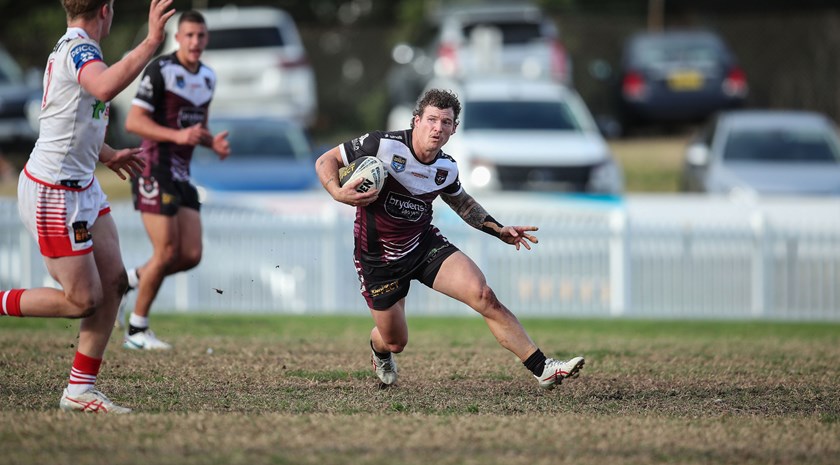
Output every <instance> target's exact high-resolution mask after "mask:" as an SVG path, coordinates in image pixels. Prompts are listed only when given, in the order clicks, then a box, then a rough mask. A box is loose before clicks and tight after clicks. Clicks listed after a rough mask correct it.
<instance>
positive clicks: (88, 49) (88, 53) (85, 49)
mask: <svg viewBox="0 0 840 465" xmlns="http://www.w3.org/2000/svg"><path fill="white" fill-rule="evenodd" d="M70 58H71V59H72V60H73V66H75V67H76V71H81V69H82V68H83V67H84V66H85V65H86V64H88V63H90V62H92V61H102V53H101V52H100V51H99V48H97V47H96V46H94V45H92V44H81V45H77V46H75V47H73V50H70Z"/></svg>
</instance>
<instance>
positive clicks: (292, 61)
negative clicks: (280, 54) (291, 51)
mask: <svg viewBox="0 0 840 465" xmlns="http://www.w3.org/2000/svg"><path fill="white" fill-rule="evenodd" d="M279 66H280V67H281V68H297V67H300V66H309V59H308V58H307V57H306V55H300V56H297V57H294V58H281V59H280V63H279Z"/></svg>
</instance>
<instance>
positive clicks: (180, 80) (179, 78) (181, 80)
mask: <svg viewBox="0 0 840 465" xmlns="http://www.w3.org/2000/svg"><path fill="white" fill-rule="evenodd" d="M175 85H176V86H178V88H179V89H183V88H184V87H186V86H187V82H186V81H185V80H184V76H181V75H180V74H179V75H177V76H175Z"/></svg>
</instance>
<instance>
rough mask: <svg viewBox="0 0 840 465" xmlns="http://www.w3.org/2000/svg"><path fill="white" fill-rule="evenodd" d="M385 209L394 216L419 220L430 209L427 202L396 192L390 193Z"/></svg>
mask: <svg viewBox="0 0 840 465" xmlns="http://www.w3.org/2000/svg"><path fill="white" fill-rule="evenodd" d="M385 211H386V212H387V213H388V214H389V215H391V216H392V217H394V218H397V219H404V220H408V221H419V220H420V219H421V218H423V215H425V214H426V213H427V212H428V211H429V206H428V205H427V204H426V202H424V201H422V200H420V199H415V198H414V197H408V196H406V195H401V194H397V193H394V192H389V193H388V198H387V199H386V200H385Z"/></svg>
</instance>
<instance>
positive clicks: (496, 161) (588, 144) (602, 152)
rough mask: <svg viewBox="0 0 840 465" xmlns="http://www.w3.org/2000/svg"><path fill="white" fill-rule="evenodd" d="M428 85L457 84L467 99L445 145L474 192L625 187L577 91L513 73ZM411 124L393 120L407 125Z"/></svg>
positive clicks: (618, 189) (608, 191) (602, 190)
mask: <svg viewBox="0 0 840 465" xmlns="http://www.w3.org/2000/svg"><path fill="white" fill-rule="evenodd" d="M428 87H429V88H432V87H435V88H443V89H450V90H452V91H453V92H455V93H456V94H457V95H458V97H459V98H460V100H461V106H462V110H461V115H460V118H459V119H460V123H459V125H458V128H457V129H456V132H455V134H453V135H452V137H451V138H450V140H449V143H447V145H446V146H444V149H443V150H444V151H445V152H446V153H448V154H451V155H452V157H453V158H455V161H456V162H457V163H458V170H459V172H460V179H461V182H462V183H463V184H464V186H465V187H466V189H467V190H468V191H470V192H475V191H481V190H529V191H553V192H580V193H597V194H620V193H621V192H622V191H623V188H624V181H623V175H622V171H621V167H620V166H619V165H618V164H617V163H616V162H615V160H614V158H613V156H612V154H611V153H610V149H609V146H608V145H607V143H606V141H605V140H604V138H603V137H602V136H601V133H600V132H599V131H598V128H597V126H596V125H595V122H594V121H593V118H592V115H591V114H590V112H589V110H588V108H587V107H586V104H585V103H584V102H583V100H582V99H581V98H580V96H579V95H578V94H577V92H575V91H574V90H573V89H571V88H568V87H566V86H563V85H561V84H558V83H556V82H553V81H548V80H528V79H523V78H510V77H490V78H475V79H467V80H464V81H451V80H434V81H432V82H430V83H429V86H428ZM403 118H406V115H403ZM409 123H410V119H408V118H406V119H404V120H401V121H396V120H393V124H395V125H396V124H399V125H400V126H401V127H402V128H405V127H408V124H409ZM398 128H399V127H392V128H390V129H398Z"/></svg>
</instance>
